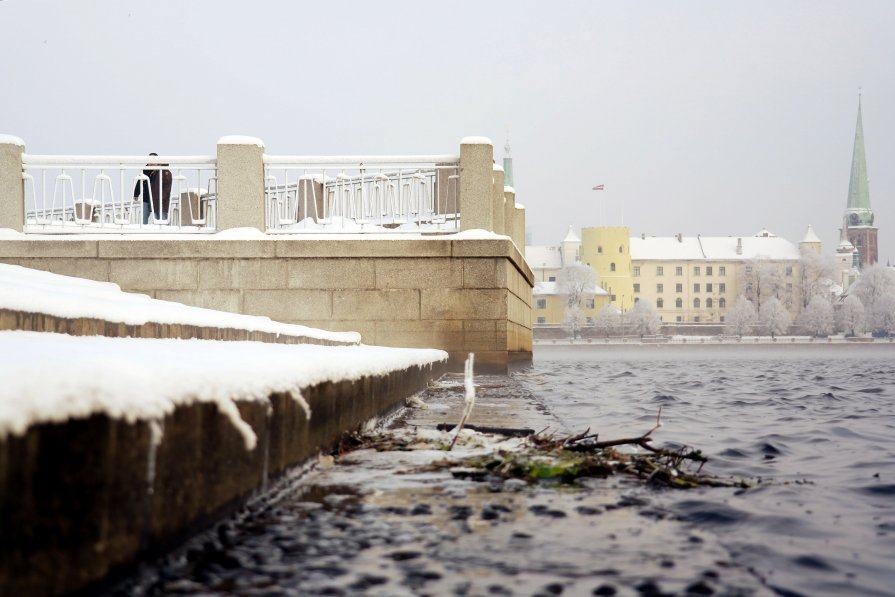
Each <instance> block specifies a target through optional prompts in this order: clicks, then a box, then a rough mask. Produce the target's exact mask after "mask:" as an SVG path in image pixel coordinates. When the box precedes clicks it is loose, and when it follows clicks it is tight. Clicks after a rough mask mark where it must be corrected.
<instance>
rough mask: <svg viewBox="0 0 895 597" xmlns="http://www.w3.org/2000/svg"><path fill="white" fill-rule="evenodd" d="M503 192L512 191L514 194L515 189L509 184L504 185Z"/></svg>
mask: <svg viewBox="0 0 895 597" xmlns="http://www.w3.org/2000/svg"><path fill="white" fill-rule="evenodd" d="M503 192H504V193H512V194H514V195H515V194H516V189H514V188H513V187H511V186H505V187H504V188H503Z"/></svg>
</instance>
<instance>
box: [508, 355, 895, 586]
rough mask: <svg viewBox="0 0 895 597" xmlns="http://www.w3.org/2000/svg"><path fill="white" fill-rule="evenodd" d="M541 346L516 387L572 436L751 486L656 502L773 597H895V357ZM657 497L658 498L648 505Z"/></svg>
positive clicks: (674, 494) (666, 495)
mask: <svg viewBox="0 0 895 597" xmlns="http://www.w3.org/2000/svg"><path fill="white" fill-rule="evenodd" d="M853 348H857V347H843V348H833V347H825V349H824V350H822V351H821V350H813V351H811V352H797V351H794V350H788V351H781V350H778V351H773V350H770V349H769V350H761V349H757V348H756V347H751V349H750V350H746V349H744V348H739V347H723V348H721V349H716V352H715V353H711V352H706V351H705V350H700V351H690V350H689V349H687V348H677V347H675V348H674V349H672V350H668V349H666V350H656V351H646V350H642V349H641V350H631V349H628V350H627V351H626V350H625V349H622V350H621V351H618V350H614V349H611V348H608V347H599V348H596V347H582V348H575V349H570V348H555V347H550V348H548V349H543V350H541V349H536V352H535V365H534V367H533V368H532V369H531V370H529V371H527V372H524V373H522V374H519V375H518V377H519V378H520V379H521V380H522V383H523V384H525V385H527V386H529V387H530V389H531V390H532V391H533V392H536V393H538V394H540V395H543V396H545V397H546V401H547V403H548V404H549V407H550V408H551V409H552V410H553V411H554V414H555V415H556V416H557V417H558V418H559V420H560V421H562V422H563V423H564V424H565V425H567V426H568V427H569V428H571V429H578V428H581V427H586V426H590V427H591V429H592V430H593V431H598V432H602V433H603V435H604V437H605V439H609V438H611V437H619V436H629V435H640V434H641V433H643V432H644V431H646V430H648V429H649V428H650V427H651V426H652V424H653V423H654V422H655V419H656V413H657V411H658V409H659V407H660V406H661V407H662V422H663V427H662V428H661V429H660V430H659V431H657V432H656V434H655V436H654V437H655V441H656V445H662V444H663V443H664V444H667V443H677V444H687V445H690V446H693V447H698V448H700V449H702V450H703V451H704V452H705V453H706V454H707V455H709V457H710V458H711V460H710V462H709V464H708V465H707V469H706V470H707V471H708V472H710V473H713V474H715V475H718V476H728V475H732V476H738V477H747V478H750V479H752V480H754V481H756V486H755V488H754V489H750V490H746V491H742V492H733V491H731V490H729V489H701V490H698V491H687V492H680V491H665V492H663V494H662V495H660V496H659V497H658V499H659V500H661V502H662V503H663V505H664V506H665V507H666V508H668V509H669V510H670V511H672V512H673V513H675V514H677V515H678V516H680V517H681V518H682V519H683V520H685V521H691V522H692V523H693V524H694V525H698V526H699V527H700V528H702V529H707V530H710V531H711V532H713V533H715V534H716V535H717V536H718V537H719V538H720V540H721V542H722V543H723V545H725V546H726V547H727V549H728V550H729V551H730V552H731V555H732V557H733V558H734V560H736V561H738V562H739V563H742V564H744V565H746V566H749V567H752V568H753V569H754V570H755V571H756V573H757V574H759V575H761V576H762V577H763V578H765V579H766V582H767V584H768V585H769V586H771V587H773V588H774V589H775V590H776V591H777V592H778V593H779V594H782V595H792V594H801V595H857V594H860V595H895V350H892V347H889V346H880V347H876V349H875V350H865V349H864V348H863V347H862V349H861V350H853ZM653 499H657V498H655V497H654V498H653Z"/></svg>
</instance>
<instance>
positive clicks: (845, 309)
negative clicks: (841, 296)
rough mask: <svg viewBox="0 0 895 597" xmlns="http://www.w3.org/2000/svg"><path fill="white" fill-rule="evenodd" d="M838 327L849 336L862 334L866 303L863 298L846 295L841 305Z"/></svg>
mask: <svg viewBox="0 0 895 597" xmlns="http://www.w3.org/2000/svg"><path fill="white" fill-rule="evenodd" d="M838 315H839V317H838V322H839V325H838V328H839V329H840V330H841V331H842V332H843V333H845V334H847V335H849V336H854V335H856V334H860V333H861V332H863V331H864V316H865V310H864V305H863V304H862V303H861V299H859V298H858V297H857V296H855V295H853V294H850V295H848V296H847V297H845V300H843V301H842V304H841V305H840V306H839V313H838Z"/></svg>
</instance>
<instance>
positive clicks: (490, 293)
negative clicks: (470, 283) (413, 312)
mask: <svg viewBox="0 0 895 597" xmlns="http://www.w3.org/2000/svg"><path fill="white" fill-rule="evenodd" d="M420 292H421V296H420V298H421V301H420V313H421V318H422V319H501V318H506V317H507V291H506V290H504V289H466V288H430V289H423V290H421V291H420Z"/></svg>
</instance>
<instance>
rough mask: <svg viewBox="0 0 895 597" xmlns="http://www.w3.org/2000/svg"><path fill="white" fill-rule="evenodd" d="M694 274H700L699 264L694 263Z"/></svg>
mask: <svg viewBox="0 0 895 597" xmlns="http://www.w3.org/2000/svg"><path fill="white" fill-rule="evenodd" d="M693 275H694V276H698V275H699V266H698V265H694V266H693Z"/></svg>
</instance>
